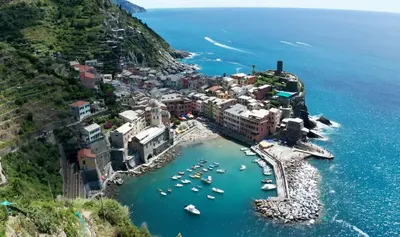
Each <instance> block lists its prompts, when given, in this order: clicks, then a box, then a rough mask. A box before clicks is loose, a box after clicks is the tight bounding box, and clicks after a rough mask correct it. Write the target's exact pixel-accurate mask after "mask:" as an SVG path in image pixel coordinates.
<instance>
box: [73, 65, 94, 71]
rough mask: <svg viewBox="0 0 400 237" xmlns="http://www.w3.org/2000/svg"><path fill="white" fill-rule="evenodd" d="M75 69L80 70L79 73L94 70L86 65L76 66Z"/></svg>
mask: <svg viewBox="0 0 400 237" xmlns="http://www.w3.org/2000/svg"><path fill="white" fill-rule="evenodd" d="M74 68H75V69H78V70H79V72H87V71H89V70H90V69H92V67H89V66H86V65H81V64H75V65H74Z"/></svg>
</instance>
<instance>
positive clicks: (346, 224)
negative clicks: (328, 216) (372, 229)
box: [335, 220, 369, 237]
mask: <svg viewBox="0 0 400 237" xmlns="http://www.w3.org/2000/svg"><path fill="white" fill-rule="evenodd" d="M335 221H336V222H337V223H340V224H342V225H343V226H345V227H348V228H350V229H353V230H354V231H356V232H357V233H358V234H359V235H361V236H364V237H369V235H368V234H367V233H365V232H364V231H362V230H361V229H360V228H358V227H357V226H355V225H352V224H350V223H348V222H347V221H344V220H335Z"/></svg>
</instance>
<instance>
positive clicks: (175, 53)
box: [170, 50, 190, 59]
mask: <svg viewBox="0 0 400 237" xmlns="http://www.w3.org/2000/svg"><path fill="white" fill-rule="evenodd" d="M170 54H171V56H172V57H174V58H177V59H181V58H187V57H189V56H190V53H189V52H186V51H183V50H173V51H172V52H170Z"/></svg>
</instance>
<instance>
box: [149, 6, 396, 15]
mask: <svg viewBox="0 0 400 237" xmlns="http://www.w3.org/2000/svg"><path fill="white" fill-rule="evenodd" d="M144 8H145V9H146V10H172V9H175V10H178V9H179V10H185V9H225V8H235V9H300V10H324V11H354V12H373V13H393V14H400V11H384V10H367V9H346V8H317V7H315V8H313V7H268V6H265V7H252V6H243V7H238V6H223V7H214V6H204V7H196V6H194V7H163V8H158V7H144Z"/></svg>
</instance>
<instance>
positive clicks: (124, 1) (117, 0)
mask: <svg viewBox="0 0 400 237" xmlns="http://www.w3.org/2000/svg"><path fill="white" fill-rule="evenodd" d="M112 2H113V3H114V4H115V5H117V6H121V7H122V9H124V10H127V11H129V12H132V13H141V12H146V9H144V7H141V6H138V5H136V4H134V3H132V2H131V1H130V0H112Z"/></svg>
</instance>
